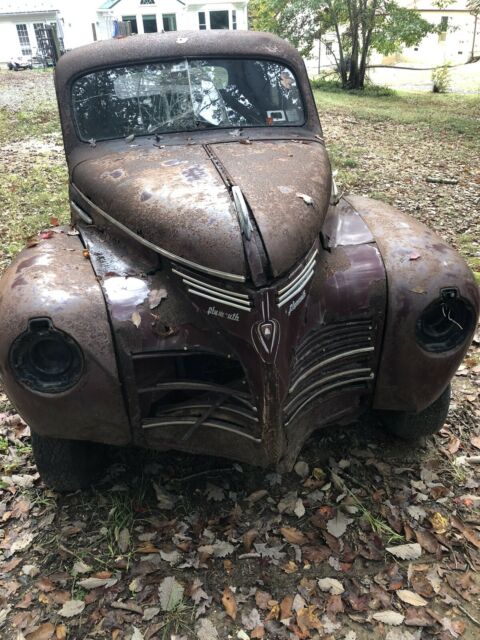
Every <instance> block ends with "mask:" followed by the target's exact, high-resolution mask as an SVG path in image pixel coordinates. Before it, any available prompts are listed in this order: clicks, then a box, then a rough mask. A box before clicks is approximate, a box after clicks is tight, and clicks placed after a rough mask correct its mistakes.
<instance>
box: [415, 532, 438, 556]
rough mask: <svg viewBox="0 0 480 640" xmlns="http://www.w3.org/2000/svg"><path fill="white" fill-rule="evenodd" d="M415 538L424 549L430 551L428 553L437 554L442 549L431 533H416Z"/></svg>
mask: <svg viewBox="0 0 480 640" xmlns="http://www.w3.org/2000/svg"><path fill="white" fill-rule="evenodd" d="M415 537H416V538H417V542H418V543H419V544H420V546H421V547H422V549H425V551H428V553H437V551H438V550H439V549H440V544H439V542H438V540H437V539H436V538H435V536H434V535H433V533H431V532H430V531H415Z"/></svg>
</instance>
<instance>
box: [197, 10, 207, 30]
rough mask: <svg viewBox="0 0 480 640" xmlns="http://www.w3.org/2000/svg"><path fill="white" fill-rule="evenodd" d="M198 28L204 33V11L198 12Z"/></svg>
mask: <svg viewBox="0 0 480 640" xmlns="http://www.w3.org/2000/svg"><path fill="white" fill-rule="evenodd" d="M198 28H199V29H200V31H204V30H205V29H206V28H207V19H206V17H205V11H199V12H198Z"/></svg>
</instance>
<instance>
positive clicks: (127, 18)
mask: <svg viewBox="0 0 480 640" xmlns="http://www.w3.org/2000/svg"><path fill="white" fill-rule="evenodd" d="M122 22H130V25H131V27H132V33H138V26H137V16H122Z"/></svg>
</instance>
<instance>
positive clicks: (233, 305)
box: [187, 289, 252, 312]
mask: <svg viewBox="0 0 480 640" xmlns="http://www.w3.org/2000/svg"><path fill="white" fill-rule="evenodd" d="M187 291H188V293H191V294H192V295H194V296H200V298H206V299H207V300H211V301H212V302H218V303H219V304H224V305H226V306H228V307H234V308H235V309H240V311H248V312H250V311H251V310H252V309H251V307H250V306H248V307H245V306H241V305H240V304H235V303H234V302H230V301H229V300H222V299H221V298H214V297H213V296H209V295H207V294H206V293H201V292H200V291H195V289H187Z"/></svg>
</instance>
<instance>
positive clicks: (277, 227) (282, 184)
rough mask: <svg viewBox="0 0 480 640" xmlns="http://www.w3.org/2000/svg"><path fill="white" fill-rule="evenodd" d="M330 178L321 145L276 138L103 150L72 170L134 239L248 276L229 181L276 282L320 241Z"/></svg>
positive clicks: (87, 193)
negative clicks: (251, 221) (245, 206)
mask: <svg viewBox="0 0 480 640" xmlns="http://www.w3.org/2000/svg"><path fill="white" fill-rule="evenodd" d="M212 155H214V156H216V158H217V162H218V166H219V168H220V171H221V173H222V175H223V176H224V179H222V177H221V175H220V173H219V172H218V171H217V169H216V168H215V165H214V163H213V162H212V159H211V156H212ZM330 180H331V177H330V164H329V161H328V158H327V155H326V153H325V150H324V147H323V145H322V144H320V143H318V142H314V141H312V142H303V143H302V142H294V141H283V140H273V141H272V140H271V141H264V140H259V141H254V142H251V143H250V144H244V143H241V142H237V141H235V142H228V143H217V144H213V145H211V146H210V148H209V149H207V148H206V147H204V146H202V145H193V144H191V145H186V146H171V147H165V148H158V147H132V148H130V149H129V150H128V151H125V150H121V151H119V152H117V151H116V150H113V149H111V148H110V149H106V150H105V151H103V152H101V153H96V154H95V156H94V157H93V158H91V159H87V160H83V161H81V162H79V163H78V164H77V166H76V167H75V168H74V169H73V172H72V181H73V184H74V185H75V187H77V189H79V190H80V191H81V193H82V194H83V195H85V196H86V197H87V198H88V199H89V200H91V201H92V202H93V203H94V204H95V205H96V206H97V207H100V209H102V210H104V211H105V212H106V213H108V214H109V215H110V216H111V217H113V218H115V219H116V220H118V221H119V222H120V223H122V224H123V225H125V226H127V227H128V228H129V229H131V230H132V231H133V232H134V233H135V234H137V235H139V236H141V237H143V238H145V239H147V240H149V241H150V242H152V243H154V244H155V245H157V246H158V247H161V248H162V249H164V250H166V251H168V252H170V253H172V254H174V255H177V256H179V257H181V258H184V259H187V260H189V261H191V262H194V263H197V264H199V265H202V266H203V267H208V268H210V269H215V270H217V271H222V272H228V273H230V274H233V275H239V276H246V277H248V272H247V266H246V263H245V258H244V255H245V254H244V248H243V240H242V233H241V230H240V225H239V221H238V217H237V213H236V210H235V207H234V204H233V202H232V198H231V195H230V193H229V190H228V187H227V184H228V183H229V182H231V183H232V184H234V185H237V186H239V187H240V188H241V189H242V192H243V194H244V196H245V199H246V201H247V203H248V206H249V208H250V212H251V215H252V216H253V218H254V220H255V222H256V225H257V228H258V230H259V232H260V235H261V238H262V240H263V244H264V247H265V250H266V253H267V257H268V259H269V262H270V266H271V271H272V273H273V275H274V276H278V275H281V274H283V273H285V272H286V271H288V270H289V269H291V268H292V267H293V266H294V265H295V264H297V262H298V261H299V260H300V259H301V258H302V257H304V256H305V254H306V253H307V252H308V250H309V249H310V248H311V246H312V244H313V242H314V240H315V238H316V237H317V236H318V233H319V231H320V229H321V226H322V223H323V220H324V218H325V214H326V211H327V207H328V201H329V195H330Z"/></svg>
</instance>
